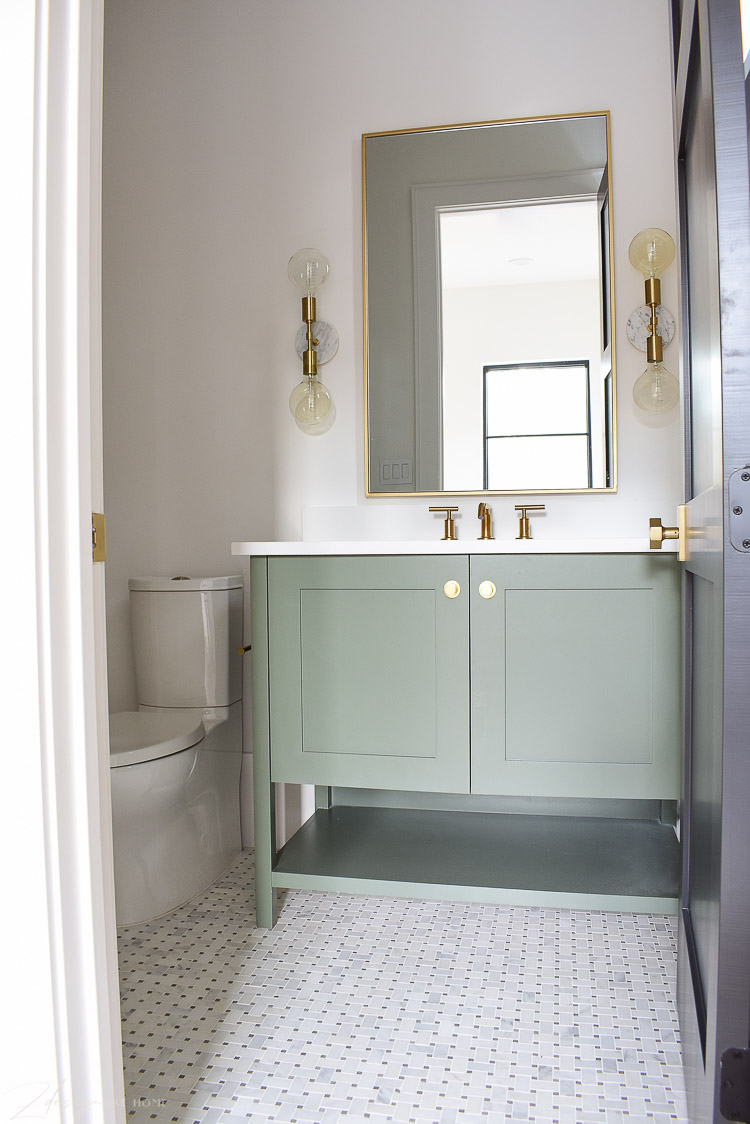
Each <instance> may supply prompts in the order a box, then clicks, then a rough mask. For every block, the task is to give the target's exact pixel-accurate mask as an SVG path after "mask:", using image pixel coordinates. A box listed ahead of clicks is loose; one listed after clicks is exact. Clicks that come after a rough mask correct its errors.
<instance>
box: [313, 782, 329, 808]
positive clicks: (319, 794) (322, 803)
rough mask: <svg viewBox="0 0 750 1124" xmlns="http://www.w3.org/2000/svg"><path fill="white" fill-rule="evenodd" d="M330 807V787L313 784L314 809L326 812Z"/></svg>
mask: <svg viewBox="0 0 750 1124" xmlns="http://www.w3.org/2000/svg"><path fill="white" fill-rule="evenodd" d="M330 807H331V789H330V788H329V787H328V785H324V784H316V785H315V811H316V812H319V811H323V812H327V811H328V809H329V808H330Z"/></svg>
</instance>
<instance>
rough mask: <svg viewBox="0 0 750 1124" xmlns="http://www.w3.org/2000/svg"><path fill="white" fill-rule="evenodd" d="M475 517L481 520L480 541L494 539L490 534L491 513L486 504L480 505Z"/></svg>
mask: <svg viewBox="0 0 750 1124" xmlns="http://www.w3.org/2000/svg"><path fill="white" fill-rule="evenodd" d="M477 516H478V518H479V519H480V520H481V527H480V531H479V537H480V539H494V537H495V536H494V535H493V533H492V511H491V509H490V507H489V505H488V504H486V503H480V505H479V510H478V511H477Z"/></svg>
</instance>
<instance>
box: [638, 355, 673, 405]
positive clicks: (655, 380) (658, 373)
mask: <svg viewBox="0 0 750 1124" xmlns="http://www.w3.org/2000/svg"><path fill="white" fill-rule="evenodd" d="M633 399H634V401H635V404H636V406H637V407H638V409H639V410H645V411H646V412H647V413H649V414H665V413H666V412H667V410H671V409H672V407H673V406H676V405H677V403H678V402H679V400H680V384H679V383H678V381H677V379H676V378H675V376H674V375H673V374H672V372H671V371H668V370H667V368H666V367H665V366H664V364H663V363H649V365H648V366H647V367H646V370H645V371H644V372H643V374H642V375H641V376H640V377H639V378H637V379H636V381H635V386H634V387H633Z"/></svg>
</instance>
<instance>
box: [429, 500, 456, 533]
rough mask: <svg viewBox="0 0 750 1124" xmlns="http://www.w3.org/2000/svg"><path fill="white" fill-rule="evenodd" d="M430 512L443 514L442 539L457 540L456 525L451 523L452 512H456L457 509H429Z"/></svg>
mask: <svg viewBox="0 0 750 1124" xmlns="http://www.w3.org/2000/svg"><path fill="white" fill-rule="evenodd" d="M430 511H440V512H443V511H444V512H445V528H444V529H445V534H444V535H443V538H444V539H457V538H458V535H457V534H456V524H455V522H454V521H453V512H454V511H458V508H457V507H431V508H430Z"/></svg>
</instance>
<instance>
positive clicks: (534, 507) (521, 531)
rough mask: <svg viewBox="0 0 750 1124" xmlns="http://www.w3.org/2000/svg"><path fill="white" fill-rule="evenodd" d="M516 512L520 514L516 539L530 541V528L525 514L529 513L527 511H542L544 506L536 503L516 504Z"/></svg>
mask: <svg viewBox="0 0 750 1124" xmlns="http://www.w3.org/2000/svg"><path fill="white" fill-rule="evenodd" d="M516 511H520V512H521V514H520V515H519V517H518V534H517V535H516V538H517V539H530V538H531V527H530V526H529V517H528V514H527V512H529V511H544V504H543V503H536V504H533V503H517V504H516Z"/></svg>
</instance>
